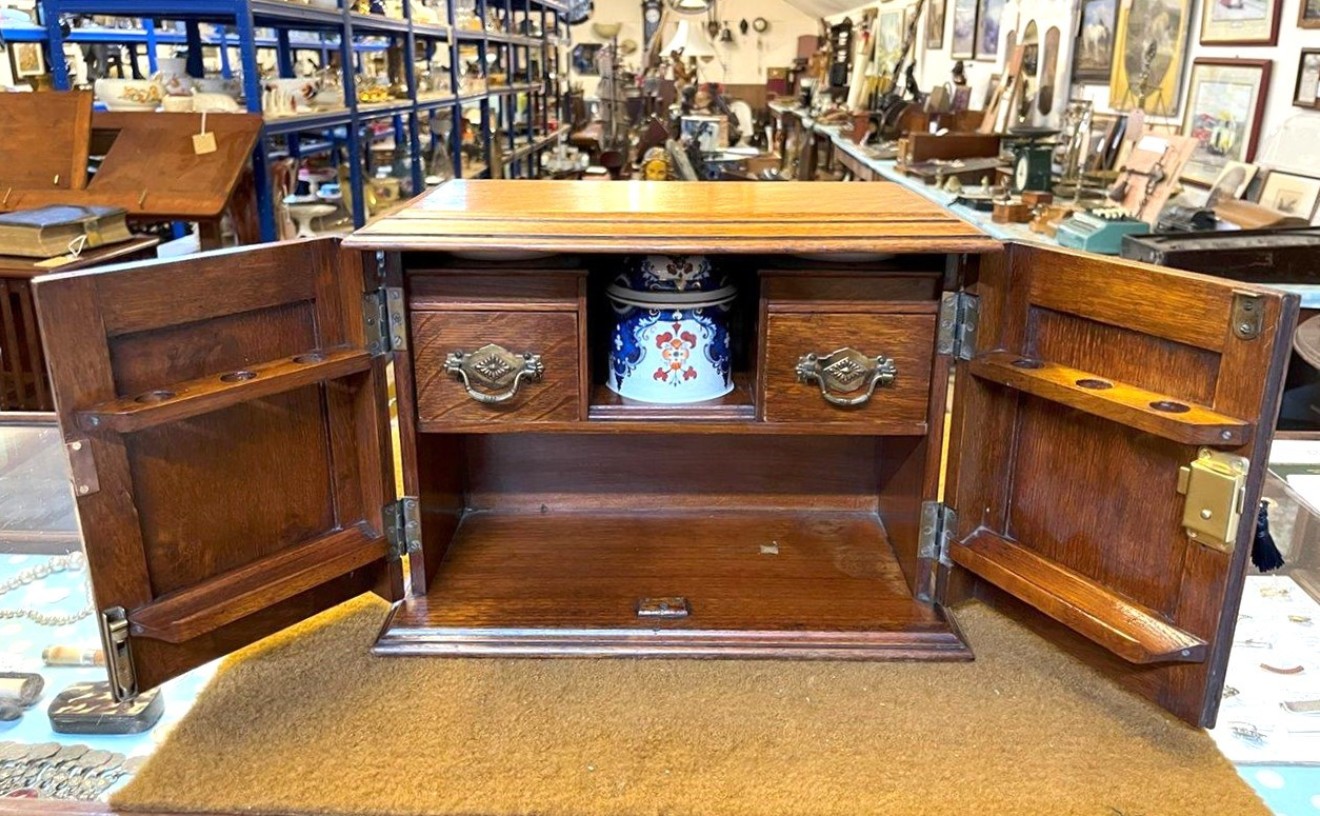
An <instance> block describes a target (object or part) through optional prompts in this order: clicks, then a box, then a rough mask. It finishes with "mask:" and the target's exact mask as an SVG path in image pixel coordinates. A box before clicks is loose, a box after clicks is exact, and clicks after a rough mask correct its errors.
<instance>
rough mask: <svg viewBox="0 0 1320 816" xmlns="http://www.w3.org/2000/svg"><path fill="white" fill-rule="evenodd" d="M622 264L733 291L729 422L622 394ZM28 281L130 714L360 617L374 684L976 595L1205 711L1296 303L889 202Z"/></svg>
mask: <svg viewBox="0 0 1320 816" xmlns="http://www.w3.org/2000/svg"><path fill="white" fill-rule="evenodd" d="M841 189H847V190H848V194H847V195H840V194H839V191H840V190H841ZM628 253H663V254H683V253H705V254H709V255H712V256H716V257H717V259H718V261H719V262H720V263H721V264H723V265H724V266H725V268H727V269H728V270H729V274H730V275H731V277H732V278H733V279H734V280H735V281H736V283H737V286H738V291H739V299H738V301H737V302H736V304H735V308H734V311H733V313H732V314H731V315H730V318H729V326H730V332H731V338H732V339H731V341H730V342H731V346H732V348H731V360H732V372H733V379H734V382H735V384H736V387H735V388H734V390H733V391H732V392H731V393H729V394H728V395H726V396H724V397H721V398H719V399H717V400H711V401H709V402H705V403H692V404H687V405H676V406H675V405H665V406H656V405H649V404H642V403H630V402H628V401H626V400H623V399H621V398H620V397H618V395H616V394H614V393H613V392H611V391H610V390H609V389H608V388H607V387H605V385H604V373H605V372H604V366H605V364H606V363H605V361H606V359H607V357H608V348H607V347H606V346H607V343H606V340H605V338H608V336H609V325H610V323H609V315H608V314H607V310H608V308H609V307H608V304H607V300H606V299H605V298H604V296H603V289H604V286H605V284H606V282H607V281H608V280H609V278H610V276H611V273H612V271H613V270H614V269H616V268H617V266H618V264H619V259H620V257H621V256H622V255H624V254H628ZM36 291H37V300H38V308H39V314H40V317H41V322H42V328H43V333H44V336H45V339H46V342H47V347H48V348H49V350H50V359H51V376H52V382H53V386H54V392H55V397H56V402H57V407H58V413H59V418H60V422H61V427H62V429H63V433H64V437H65V442H66V445H67V450H68V452H69V456H70V461H71V464H72V472H73V474H74V480H75V492H76V494H77V495H78V509H79V516H80V518H81V522H82V525H83V530H84V535H85V538H86V547H87V557H88V562H89V568H90V571H91V575H92V577H93V581H94V591H95V601H96V605H97V609H98V611H99V614H100V616H101V620H102V623H103V627H104V631H105V640H106V647H107V652H108V656H109V660H108V662H109V665H110V674H111V677H112V681H113V685H114V686H115V688H116V693H117V694H119V695H120V696H121V697H131V696H132V695H134V694H136V693H138V692H140V691H142V690H145V689H148V688H151V687H154V686H155V685H157V684H159V683H160V682H161V681H163V680H165V679H168V678H169V677H172V676H174V675H177V674H179V673H180V672H183V671H186V670H187V669H189V668H191V667H193V666H197V665H199V664H201V663H203V662H205V661H208V660H211V659H212V658H214V657H216V656H217V655H221V654H224V653H226V652H229V651H232V650H233V649H235V648H238V647H239V646H241V645H243V644H245V643H249V642H251V641H253V640H255V639H257V638H259V637H262V636H263V635H266V634H269V633H271V632H273V631H276V630H278V629H280V628H282V627H284V626H287V625H288V624H290V623H291V622H293V621H296V620H299V619H301V618H304V617H306V616H307V615H309V614H311V613H313V612H315V611H317V610H319V609H323V608H325V607H326V606H328V605H330V604H333V603H336V602H338V601H341V600H343V599H345V598H348V597H350V596H352V595H354V594H356V593H361V592H364V591H368V590H375V591H377V592H379V593H380V594H382V595H384V596H386V597H389V598H392V599H396V600H397V601H398V604H397V605H396V606H395V608H394V610H393V613H392V616H391V619H390V621H389V622H388V624H387V625H386V627H385V629H384V631H383V632H382V634H381V636H380V639H379V642H378V644H377V646H376V649H377V651H378V652H380V653H382V654H388V655H396V654H402V655H437V656H442V655H443V656H459V655H463V656H517V657H532V658H545V657H604V656H617V657H632V658H636V657H702V658H719V657H736V658H775V659H859V660H863V659H864V660H875V659H914V660H967V659H971V657H972V651H971V648H970V647H974V646H975V644H970V647H969V644H967V643H966V642H965V641H964V639H963V637H962V636H961V635H960V633H959V631H958V629H957V627H956V625H955V622H954V621H953V620H952V619H951V618H950V615H949V613H948V612H946V609H945V607H946V605H947V604H949V603H950V602H952V601H955V600H959V599H962V598H964V597H966V596H968V595H969V594H972V593H975V594H977V595H980V596H981V597H984V598H986V599H989V600H991V601H994V602H996V603H1001V604H1003V605H1004V606H1005V607H1009V608H1014V609H1017V610H1019V612H1020V613H1021V614H1022V615H1023V616H1024V617H1025V619H1027V620H1030V621H1033V622H1035V623H1037V624H1039V625H1040V626H1042V627H1043V628H1044V630H1045V631H1047V633H1048V635H1049V636H1050V637H1051V638H1053V639H1055V640H1056V641H1057V642H1058V643H1059V645H1060V647H1062V648H1067V649H1069V650H1072V651H1075V652H1076V653H1077V654H1079V655H1082V656H1083V657H1084V658H1085V659H1087V660H1089V661H1091V662H1092V663H1094V664H1096V665H1099V666H1102V667H1103V668H1104V669H1105V670H1106V671H1107V672H1108V673H1109V674H1110V675H1111V676H1112V677H1113V678H1114V679H1115V680H1116V681H1117V682H1120V683H1123V684H1124V685H1126V686H1128V687H1130V688H1132V689H1133V690H1134V691H1135V692H1137V693H1139V694H1142V695H1144V696H1146V697H1148V698H1150V699H1152V700H1154V701H1156V702H1158V703H1159V704H1160V705H1163V706H1165V707H1167V708H1168V709H1169V710H1170V711H1173V712H1174V713H1176V714H1177V715H1178V716H1180V717H1182V718H1184V719H1186V720H1188V721H1190V722H1200V723H1207V722H1211V721H1213V719H1214V717H1215V714H1216V711H1217V706H1218V701H1219V694H1220V687H1221V685H1222V681H1223V668H1224V664H1225V660H1226V659H1227V655H1228V649H1229V645H1230V642H1231V634H1232V629H1233V623H1234V617H1235V610H1236V608H1237V604H1238V598H1239V594H1240V592H1241V587H1242V580H1243V573H1244V570H1245V568H1246V564H1247V555H1248V550H1249V548H1250V540H1251V536H1252V529H1251V524H1250V523H1245V522H1242V521H1241V520H1242V519H1250V518H1252V517H1253V516H1254V513H1253V512H1252V511H1251V509H1250V508H1252V507H1254V505H1255V503H1256V502H1257V501H1258V500H1259V496H1260V491H1261V480H1262V477H1263V474H1264V457H1265V454H1266V452H1267V449H1268V441H1269V437H1270V429H1271V428H1272V426H1273V418H1274V415H1275V413H1276V412H1277V410H1278V399H1279V384H1280V379H1281V376H1282V373H1283V365H1284V360H1285V355H1286V352H1287V342H1286V338H1288V337H1289V336H1290V333H1291V330H1292V326H1293V324H1294V322H1295V320H1296V311H1297V304H1296V299H1295V298H1294V297H1293V296H1290V295H1286V294H1281V293H1278V292H1275V291H1272V290H1269V289H1264V288H1256V287H1252V286H1249V285H1243V284H1238V283H1227V282H1225V281H1222V280H1218V279H1214V278H1208V277H1202V276H1198V275H1194V274H1189V273H1181V272H1170V271H1164V270H1160V269H1156V268H1154V267H1149V266H1144V265H1141V264H1137V263H1132V262H1125V261H1118V260H1113V259H1101V258H1095V257H1090V256H1084V255H1079V254H1074V253H1070V252H1064V251H1053V250H1047V249H1042V248H1039V247H1029V246H1017V245H1011V244H1010V245H1004V244H1000V243H999V242H997V241H994V240H992V239H990V238H989V237H987V236H985V235H984V234H982V233H980V232H978V231H977V230H976V229H975V228H973V227H972V226H970V225H969V224H967V223H965V222H963V221H960V220H958V219H956V218H954V217H952V216H950V215H949V214H948V213H946V212H945V211H944V210H942V209H939V208H938V207H935V206H934V205H932V204H930V203H927V202H926V201H924V200H923V199H921V198H919V197H917V196H915V195H913V194H910V193H908V192H906V191H904V190H903V189H901V188H899V187H897V186H895V185H890V184H864V185H855V186H851V187H848V188H840V187H837V186H830V185H813V184H794V183H783V184H757V183H721V184H677V183H668V184H667V183H646V182H636V183H632V182H620V183H613V184H604V185H602V184H591V185H586V184H576V183H573V182H539V183H527V182H500V181H489V182H485V181H477V182H451V183H448V184H445V185H443V186H441V187H440V188H439V189H437V190H436V191H434V192H433V193H431V194H429V195H428V196H427V197H425V198H423V199H420V200H418V201H417V202H415V203H413V204H412V205H411V206H409V207H408V208H407V209H405V210H403V211H402V212H400V213H398V214H397V215H394V216H391V217H389V218H386V219H383V220H380V221H377V222H375V223H373V224H371V225H369V226H368V227H366V228H365V229H363V230H361V231H359V232H358V233H357V234H355V235H354V236H352V237H350V238H349V239H347V240H345V241H343V242H342V243H341V242H340V241H338V240H335V239H328V238H327V239H320V240H311V241H305V242H295V243H286V244H279V245H272V246H263V247H255V248H250V249H243V250H237V251H230V252H220V253H212V254H206V255H201V256H197V257H193V258H189V259H184V260H178V261H168V262H160V263H151V264H141V265H131V266H122V267H118V268H113V269H108V270H104V271H99V272H94V273H85V274H69V275H61V276H55V277H49V278H45V279H42V280H40V281H38V283H37V284H36ZM391 364H392V366H391ZM391 371H392V377H391V373H390V372H391ZM951 374H952V376H951ZM951 380H954V381H956V387H953V388H950V383H951ZM391 383H392V386H393V389H394V393H395V394H397V424H398V430H399V434H400V447H399V456H400V461H398V462H397V463H396V462H395V461H394V460H395V456H394V454H393V452H392V450H391V444H390V425H391V418H390V414H389V411H388V405H389V397H390V389H391ZM950 409H951V412H952V413H951V419H948V420H947V421H946V416H947V415H948V412H949V410H950ZM946 429H947V430H946ZM395 464H397V465H398V468H399V470H400V471H401V480H400V482H399V483H396V477H395V467H394V465H395ZM1022 610H1026V611H1022Z"/></svg>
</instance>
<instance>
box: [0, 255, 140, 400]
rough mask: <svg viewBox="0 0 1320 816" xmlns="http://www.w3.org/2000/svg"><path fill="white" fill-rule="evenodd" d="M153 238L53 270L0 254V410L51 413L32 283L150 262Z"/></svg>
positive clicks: (28, 260)
mask: <svg viewBox="0 0 1320 816" xmlns="http://www.w3.org/2000/svg"><path fill="white" fill-rule="evenodd" d="M159 243H160V241H159V240H158V239H156V238H151V237H147V236H141V237H137V238H134V239H133V240H131V241H125V242H123V243H121V244H113V245H111V246H105V247H98V248H97V249H91V250H88V251H86V252H84V253H82V254H81V255H80V256H78V257H77V258H76V259H74V260H70V261H68V262H66V263H62V264H60V265H59V266H56V267H49V266H44V267H42V266H37V265H36V263H37V262H36V261H35V260H33V259H32V258H16V257H12V256H7V255H0V411H53V410H55V405H54V404H53V403H52V402H51V398H50V383H49V382H48V381H47V379H46V355H45V354H44V353H43V351H42V348H41V337H40V334H39V333H38V329H37V319H36V314H35V312H34V308H33V304H32V287H31V285H30V282H31V280H32V279H33V278H35V277H39V276H41V275H49V274H52V273H55V272H70V271H73V270H75V269H86V268H88V267H92V266H102V265H104V264H108V263H118V262H120V261H136V260H141V259H143V258H150V257H153V255H154V253H152V250H153V249H154V248H155V247H156V245H157V244H159Z"/></svg>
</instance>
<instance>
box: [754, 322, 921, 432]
mask: <svg viewBox="0 0 1320 816" xmlns="http://www.w3.org/2000/svg"><path fill="white" fill-rule="evenodd" d="M935 324H936V317H935V315H934V314H917V315H911V314H883V313H882V307H879V306H875V307H873V309H872V311H871V312H870V313H865V314H801V315H797V314H778V313H776V314H770V315H768V317H767V323H766V339H765V349H764V353H763V356H762V360H761V365H762V366H763V372H762V398H761V401H762V405H763V406H764V416H765V420H766V421H767V422H826V423H836V422H837V423H862V424H864V423H874V422H924V421H925V420H926V407H927V405H928V404H929V400H930V372H931V364H932V361H933V360H934V357H935ZM842 348H854V349H856V350H857V351H860V352H861V353H862V354H865V355H867V356H868V357H876V356H885V357H889V358H891V359H892V360H893V361H894V365H895V366H896V367H897V369H898V373H897V375H896V376H895V378H894V382H893V383H892V384H890V385H882V386H879V387H878V388H876V390H875V394H874V395H873V396H872V397H871V399H870V401H868V402H867V403H865V404H863V405H858V406H855V407H850V408H842V407H839V406H836V405H832V404H831V403H829V402H826V401H825V399H824V397H822V396H821V393H820V386H819V385H817V384H816V383H814V382H809V383H804V382H799V381H798V378H797V373H796V366H797V363H798V359H799V358H801V357H802V355H804V354H808V353H815V354H818V355H820V356H822V357H823V356H825V355H828V354H831V353H832V352H834V351H837V350H839V349H842ZM844 396H849V395H844Z"/></svg>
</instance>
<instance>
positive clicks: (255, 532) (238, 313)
mask: <svg viewBox="0 0 1320 816" xmlns="http://www.w3.org/2000/svg"><path fill="white" fill-rule="evenodd" d="M366 285H367V280H366V276H365V274H364V270H363V266H362V258H361V256H360V255H358V254H357V253H345V252H343V251H342V250H340V248H339V246H338V242H337V241H335V240H333V239H323V240H319V241H312V242H299V243H292V244H277V245H270V246H265V247H257V248H253V249H247V250H239V251H233V252H221V253H213V254H208V255H200V256H196V257H191V258H187V259H184V260H175V261H165V262H157V263H147V264H142V265H137V266H133V265H127V266H121V267H111V268H108V269H105V270H100V271H92V272H74V273H69V274H63V275H55V276H51V277H48V278H42V279H40V280H38V281H37V282H36V283H35V287H36V298H37V308H38V312H39V315H40V317H41V325H42V333H43V338H44V340H45V342H46V345H47V348H48V349H49V351H50V355H51V366H50V370H51V381H52V385H53V390H54V394H55V403H56V407H57V413H58V416H59V420H60V427H61V430H62V432H63V434H64V437H65V439H66V441H70V442H71V443H76V444H77V445H78V446H79V450H80V451H81V452H82V453H81V455H82V456H87V455H90V462H91V463H93V466H94V467H95V471H96V475H97V477H98V480H99V489H97V490H87V491H79V493H78V496H77V504H78V515H79V520H80V523H81V525H82V532H83V537H84V541H85V549H86V552H87V560H88V570H89V573H90V577H91V582H92V587H93V593H94V596H95V605H96V609H98V610H99V609H108V608H112V607H122V608H123V609H125V610H126V611H127V614H128V619H129V623H130V631H131V633H132V635H133V637H132V653H133V661H134V668H135V669H136V672H137V675H138V679H139V688H140V689H146V688H150V687H152V686H154V685H156V684H158V683H160V682H161V681H163V680H165V679H168V678H170V677H173V676H175V675H177V674H179V673H181V672H183V671H186V670H187V669H189V668H192V667H195V666H197V665H200V664H201V663H204V662H206V661H208V660H211V659H214V658H215V657H217V656H219V655H222V654H225V653H227V652H229V651H232V650H233V649H234V648H237V647H238V646H242V645H245V644H246V643H249V642H251V641H252V640H254V639H256V638H259V637H262V636H264V635H266V634H269V633H271V632H273V631H276V630H278V629H279V628H282V627H284V626H287V625H289V624H290V623H293V622H295V621H296V620H298V619H299V618H300V617H305V616H306V615H307V614H311V613H313V612H315V611H319V610H320V609H324V608H326V607H327V606H329V605H333V604H334V603H338V602H340V601H342V600H344V599H345V598H347V597H351V595H353V594H358V593H361V592H362V591H365V590H368V589H373V588H377V587H379V586H382V584H381V582H380V579H381V576H382V574H383V572H384V562H383V557H384V554H385V536H384V527H383V523H382V507H383V505H384V504H385V503H386V502H387V501H389V500H391V499H392V497H393V496H394V484H393V478H392V468H391V467H390V466H389V463H390V460H391V454H390V449H389V444H388V425H387V422H388V415H387V413H386V392H385V363H386V358H385V357H383V356H381V357H375V358H368V356H367V353H366V350H365V346H366V337H365V324H364V321H363V316H362V311H361V310H362V302H363V301H362V299H363V294H364V291H365V287H366ZM329 349H343V350H344V353H343V354H341V355H338V356H332V357H333V360H337V361H340V362H343V361H348V363H351V365H348V368H347V369H343V368H335V367H334V366H335V365H339V363H333V364H332V365H331V366H330V368H326V367H324V366H321V365H320V364H315V363H313V364H310V365H306V364H300V363H292V361H290V360H289V358H291V357H293V356H294V355H301V354H305V353H307V352H309V351H314V350H322V351H327V352H328V350H329ZM272 360H274V361H278V362H276V363H275V364H274V368H273V370H272V373H271V377H270V380H269V381H270V383H276V384H280V387H278V388H270V387H264V388H254V387H253V385H254V384H256V383H260V381H261V377H260V376H258V377H257V378H256V379H253V380H245V381H242V382H238V383H234V384H229V383H223V384H221V385H216V384H215V383H216V382H217V378H219V377H221V376H222V375H224V374H226V373H229V372H234V371H235V370H239V369H244V368H245V367H247V366H253V367H256V368H258V369H262V368H263V365H262V364H265V363H268V362H269V361H272ZM290 366H292V367H294V368H302V369H303V370H304V371H307V370H314V371H315V374H316V376H315V377H312V378H311V379H307V378H306V377H305V376H304V375H302V374H297V375H293V379H291V378H290V376H289V375H288V374H280V373H279V372H280V371H284V370H285V369H286V368H288V367H290ZM299 378H301V379H299ZM294 380H297V382H294ZM199 383H205V385H204V386H203V385H200V384H199ZM285 386H292V387H285ZM162 387H163V388H170V387H180V388H181V389H182V391H181V398H180V399H181V401H180V402H178V403H176V404H175V405H174V406H173V407H170V403H171V400H170V399H166V400H164V401H163V402H161V403H157V404H158V405H160V406H161V407H160V409H158V410H157V411H156V412H155V416H154V417H152V416H148V417H147V418H146V419H143V420H142V421H130V422H127V424H123V425H122V427H120V429H119V430H118V431H117V430H115V429H113V428H111V427H108V426H110V425H116V424H119V423H116V422H115V421H111V420H112V417H113V416H114V415H113V414H109V413H104V409H105V408H106V407H107V406H116V405H121V406H122V403H120V402H118V401H119V400H122V399H126V398H127V399H131V398H132V397H134V396H136V395H139V394H141V393H142V392H143V391H149V390H151V389H154V388H162ZM193 391H196V392H197V393H198V395H199V396H198V397H197V398H198V399H199V400H200V403H199V404H194V405H193V406H192V407H188V406H187V405H186V404H185V403H187V402H188V397H187V394H188V393H191V392H193ZM193 408H197V410H193ZM89 412H90V413H89ZM149 414H150V412H149ZM80 415H83V416H84V417H85V419H86V420H87V421H86V422H85V423H80V422H79V421H78V418H79V416H80ZM98 417H103V418H104V419H105V420H106V421H104V422H101V421H97V422H92V421H91V420H93V419H97V418H98ZM148 419H149V420H150V421H147V420H148ZM348 531H351V532H348ZM396 570H397V565H396ZM395 585H396V586H398V585H401V584H400V583H398V582H395Z"/></svg>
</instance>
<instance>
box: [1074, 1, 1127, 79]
mask: <svg viewBox="0 0 1320 816" xmlns="http://www.w3.org/2000/svg"><path fill="white" fill-rule="evenodd" d="M1117 26H1118V0H1082V6H1081V14H1080V15H1079V16H1078V20H1077V36H1076V38H1075V42H1074V45H1073V66H1072V78H1073V81H1075V82H1108V81H1109V74H1110V71H1112V70H1113V67H1114V39H1115V37H1116V36H1117V33H1118V32H1117V30H1116V29H1117Z"/></svg>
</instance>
